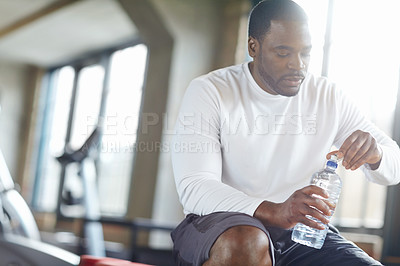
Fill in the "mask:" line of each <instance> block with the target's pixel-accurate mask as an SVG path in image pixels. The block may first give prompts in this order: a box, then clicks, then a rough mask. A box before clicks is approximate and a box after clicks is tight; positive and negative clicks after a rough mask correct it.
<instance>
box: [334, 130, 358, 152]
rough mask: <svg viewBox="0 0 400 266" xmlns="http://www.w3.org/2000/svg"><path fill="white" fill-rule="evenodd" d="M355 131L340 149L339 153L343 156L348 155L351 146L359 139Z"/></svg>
mask: <svg viewBox="0 0 400 266" xmlns="http://www.w3.org/2000/svg"><path fill="white" fill-rule="evenodd" d="M358 131H359V130H357V131H354V132H353V133H352V134H351V135H350V136H348V137H347V139H346V140H345V141H344V142H343V144H342V146H341V147H340V149H339V151H340V152H341V153H342V154H346V152H347V150H348V149H349V148H350V146H351V144H352V143H353V142H354V141H355V140H356V139H357V138H358V134H359V132H358Z"/></svg>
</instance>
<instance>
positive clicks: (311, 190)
mask: <svg viewBox="0 0 400 266" xmlns="http://www.w3.org/2000/svg"><path fill="white" fill-rule="evenodd" d="M300 191H301V192H302V193H304V194H306V195H308V196H312V195H317V196H320V197H322V198H329V194H328V192H327V191H326V190H325V189H323V188H321V187H318V186H316V185H308V186H306V187H304V188H302V189H301V190H300Z"/></svg>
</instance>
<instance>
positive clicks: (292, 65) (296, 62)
mask: <svg viewBox="0 0 400 266" xmlns="http://www.w3.org/2000/svg"><path fill="white" fill-rule="evenodd" d="M288 67H289V69H293V70H302V69H304V68H305V67H306V64H305V63H304V61H303V59H302V57H301V55H295V56H293V57H292V58H291V59H290V61H289V62H288Z"/></svg>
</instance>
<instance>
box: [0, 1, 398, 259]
mask: <svg viewBox="0 0 400 266" xmlns="http://www.w3.org/2000/svg"><path fill="white" fill-rule="evenodd" d="M296 2H297V3H299V4H300V5H301V6H302V7H303V8H304V9H305V10H306V12H307V13H308V15H309V25H310V29H311V34H312V38H313V50H312V55H311V65H310V71H311V72H313V73H314V74H317V75H323V76H327V77H329V78H330V79H331V80H333V81H334V82H336V83H337V86H339V87H341V88H342V89H343V90H345V91H346V92H347V93H348V94H349V95H350V97H351V98H352V99H353V100H354V102H355V103H356V104H357V105H358V106H359V107H360V109H361V110H362V111H363V113H364V114H365V115H366V116H367V117H369V118H370V119H371V120H372V121H373V122H374V123H375V124H376V125H377V126H378V127H379V128H381V129H382V130H383V131H384V132H386V133H387V134H388V135H389V136H392V137H393V138H394V139H395V140H397V141H398V140H400V133H399V132H400V125H399V114H398V113H399V110H400V106H398V104H397V98H398V90H399V69H400V49H399V47H400V35H399V34H398V32H399V25H400V16H399V15H398V13H399V10H400V1H397V0H381V1H373V0H349V1H340V0H336V1H334V0H319V1H315V0H296ZM256 3H258V1H257V0H253V1H251V0H35V1H31V0H1V1H0V105H1V115H0V148H1V150H2V152H3V154H4V157H5V160H6V162H7V165H8V167H9V169H10V172H11V175H12V176H13V179H14V181H15V183H17V184H18V185H19V186H20V192H21V194H22V195H23V197H24V199H25V200H26V201H27V203H28V204H29V206H30V207H31V209H32V211H33V213H34V216H35V219H36V222H37V223H38V226H39V228H40V230H41V232H42V234H43V240H44V241H47V242H49V243H52V244H55V245H59V246H61V247H63V248H66V249H69V250H71V251H73V252H76V253H79V252H81V251H82V249H79V248H78V246H81V245H82V244H81V240H80V239H81V238H82V237H84V236H83V235H82V228H83V227H84V226H85V220H84V219H82V217H83V216H84V215H85V212H86V210H85V208H84V206H83V205H82V201H81V199H82V198H83V196H84V195H85V193H86V192H87V189H88V188H87V187H85V186H84V182H82V175H81V171H80V170H81V169H80V167H81V164H80V163H79V162H74V163H70V164H62V163H60V162H59V161H58V160H57V159H56V158H57V157H59V156H61V155H62V154H64V153H65V152H67V153H68V152H71V151H74V150H77V149H79V148H81V147H82V145H84V144H85V141H86V140H87V138H88V137H89V136H90V134H91V133H92V132H93V131H94V130H95V129H96V128H98V127H99V126H100V127H101V128H102V134H101V140H100V142H99V143H98V144H97V145H96V151H97V153H96V156H95V166H96V170H97V171H96V186H95V187H92V188H91V189H92V190H95V192H96V193H97V194H98V197H97V198H96V200H98V204H99V209H100V214H101V218H102V219H104V221H105V222H104V223H103V230H104V238H105V240H106V248H107V251H108V252H109V253H108V254H110V255H112V256H116V257H121V258H128V257H129V256H130V255H127V254H131V252H132V249H134V248H137V249H138V250H140V248H142V247H146V248H147V249H148V250H150V251H153V250H160V251H165V253H162V254H161V253H160V254H161V255H157V254H158V253H157V254H156V255H154V256H166V257H163V258H165V265H168V263H167V260H168V256H169V255H170V253H169V252H170V249H171V245H172V243H171V240H170V237H169V231H168V228H172V227H174V226H175V225H177V224H178V223H179V222H180V221H181V220H182V219H183V212H182V207H181V205H180V203H179V201H178V197H177V194H176V191H175V183H174V180H173V173H172V167H171V159H170V153H169V151H170V149H171V148H172V147H171V146H170V139H171V137H172V135H173V133H174V131H173V127H174V123H175V119H176V116H177V113H178V109H179V105H180V101H181V99H182V97H183V94H184V92H185V89H186V87H187V85H188V84H189V82H190V81H191V80H192V79H193V78H195V77H197V76H199V75H202V74H205V73H207V72H209V71H212V70H214V69H217V68H220V67H225V66H229V65H232V64H239V63H242V62H245V61H248V60H250V59H249V57H248V54H247V19H248V15H249V12H250V10H251V8H252V7H253V6H254V5H255V4H256ZM396 104H397V106H396ZM340 175H341V176H342V177H343V180H344V188H343V194H342V197H341V200H340V203H339V205H338V208H337V211H336V213H335V216H334V219H333V222H334V224H335V225H336V226H337V227H339V229H341V231H342V232H343V234H345V235H346V236H347V237H348V238H350V239H352V240H353V241H355V242H356V243H357V244H358V245H359V246H360V247H362V248H363V249H364V250H366V251H367V252H368V253H369V254H371V256H374V257H375V258H376V259H379V260H381V261H383V262H384V263H386V265H400V230H399V228H398V224H399V223H400V209H399V207H398V206H397V204H396V203H397V202H398V201H399V200H400V189H399V186H394V187H390V188H386V187H383V186H379V185H376V184H373V183H370V182H368V181H366V179H365V178H364V176H363V173H362V172H361V171H355V172H350V171H346V170H344V169H340ZM139 218H146V219H149V220H145V221H146V222H145V224H153V223H156V224H157V225H160V226H159V227H157V226H153V227H149V228H147V227H146V226H144V227H145V228H147V229H145V230H143V231H144V232H139V233H140V234H139V235H138V237H137V238H136V233H138V232H136V231H135V232H133V231H132V228H131V227H129V226H126V222H127V221H134V220H136V219H139ZM107 221H108V222H107ZM110 221H113V222H110ZM153 225H154V224H153ZM144 227H143V228H144ZM164 227H165V228H164ZM160 228H164V229H165V230H164V229H163V230H159V229H160ZM148 233H149V234H148ZM132 234H135V241H136V240H137V243H132V241H133V238H132ZM80 250H81V251H80ZM143 252H145V251H143ZM137 256H139V257H140V254H139V255H137ZM161 260H163V259H161ZM142 261H143V262H148V263H154V262H149V261H146V259H142ZM157 265H163V263H160V262H157Z"/></svg>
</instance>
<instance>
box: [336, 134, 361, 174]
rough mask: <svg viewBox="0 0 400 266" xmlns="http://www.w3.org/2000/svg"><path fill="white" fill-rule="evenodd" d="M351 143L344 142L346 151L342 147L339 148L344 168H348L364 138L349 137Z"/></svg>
mask: <svg viewBox="0 0 400 266" xmlns="http://www.w3.org/2000/svg"><path fill="white" fill-rule="evenodd" d="M351 140H352V143H351V144H349V143H346V151H343V150H342V147H341V148H340V150H341V151H342V152H343V154H344V157H343V162H342V165H343V166H344V167H346V169H349V165H350V162H351V161H352V159H353V158H354V156H355V155H356V154H357V152H358V150H359V149H360V148H361V147H362V146H363V145H364V142H365V138H363V137H361V136H360V137H357V138H356V139H353V138H352V139H351Z"/></svg>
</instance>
